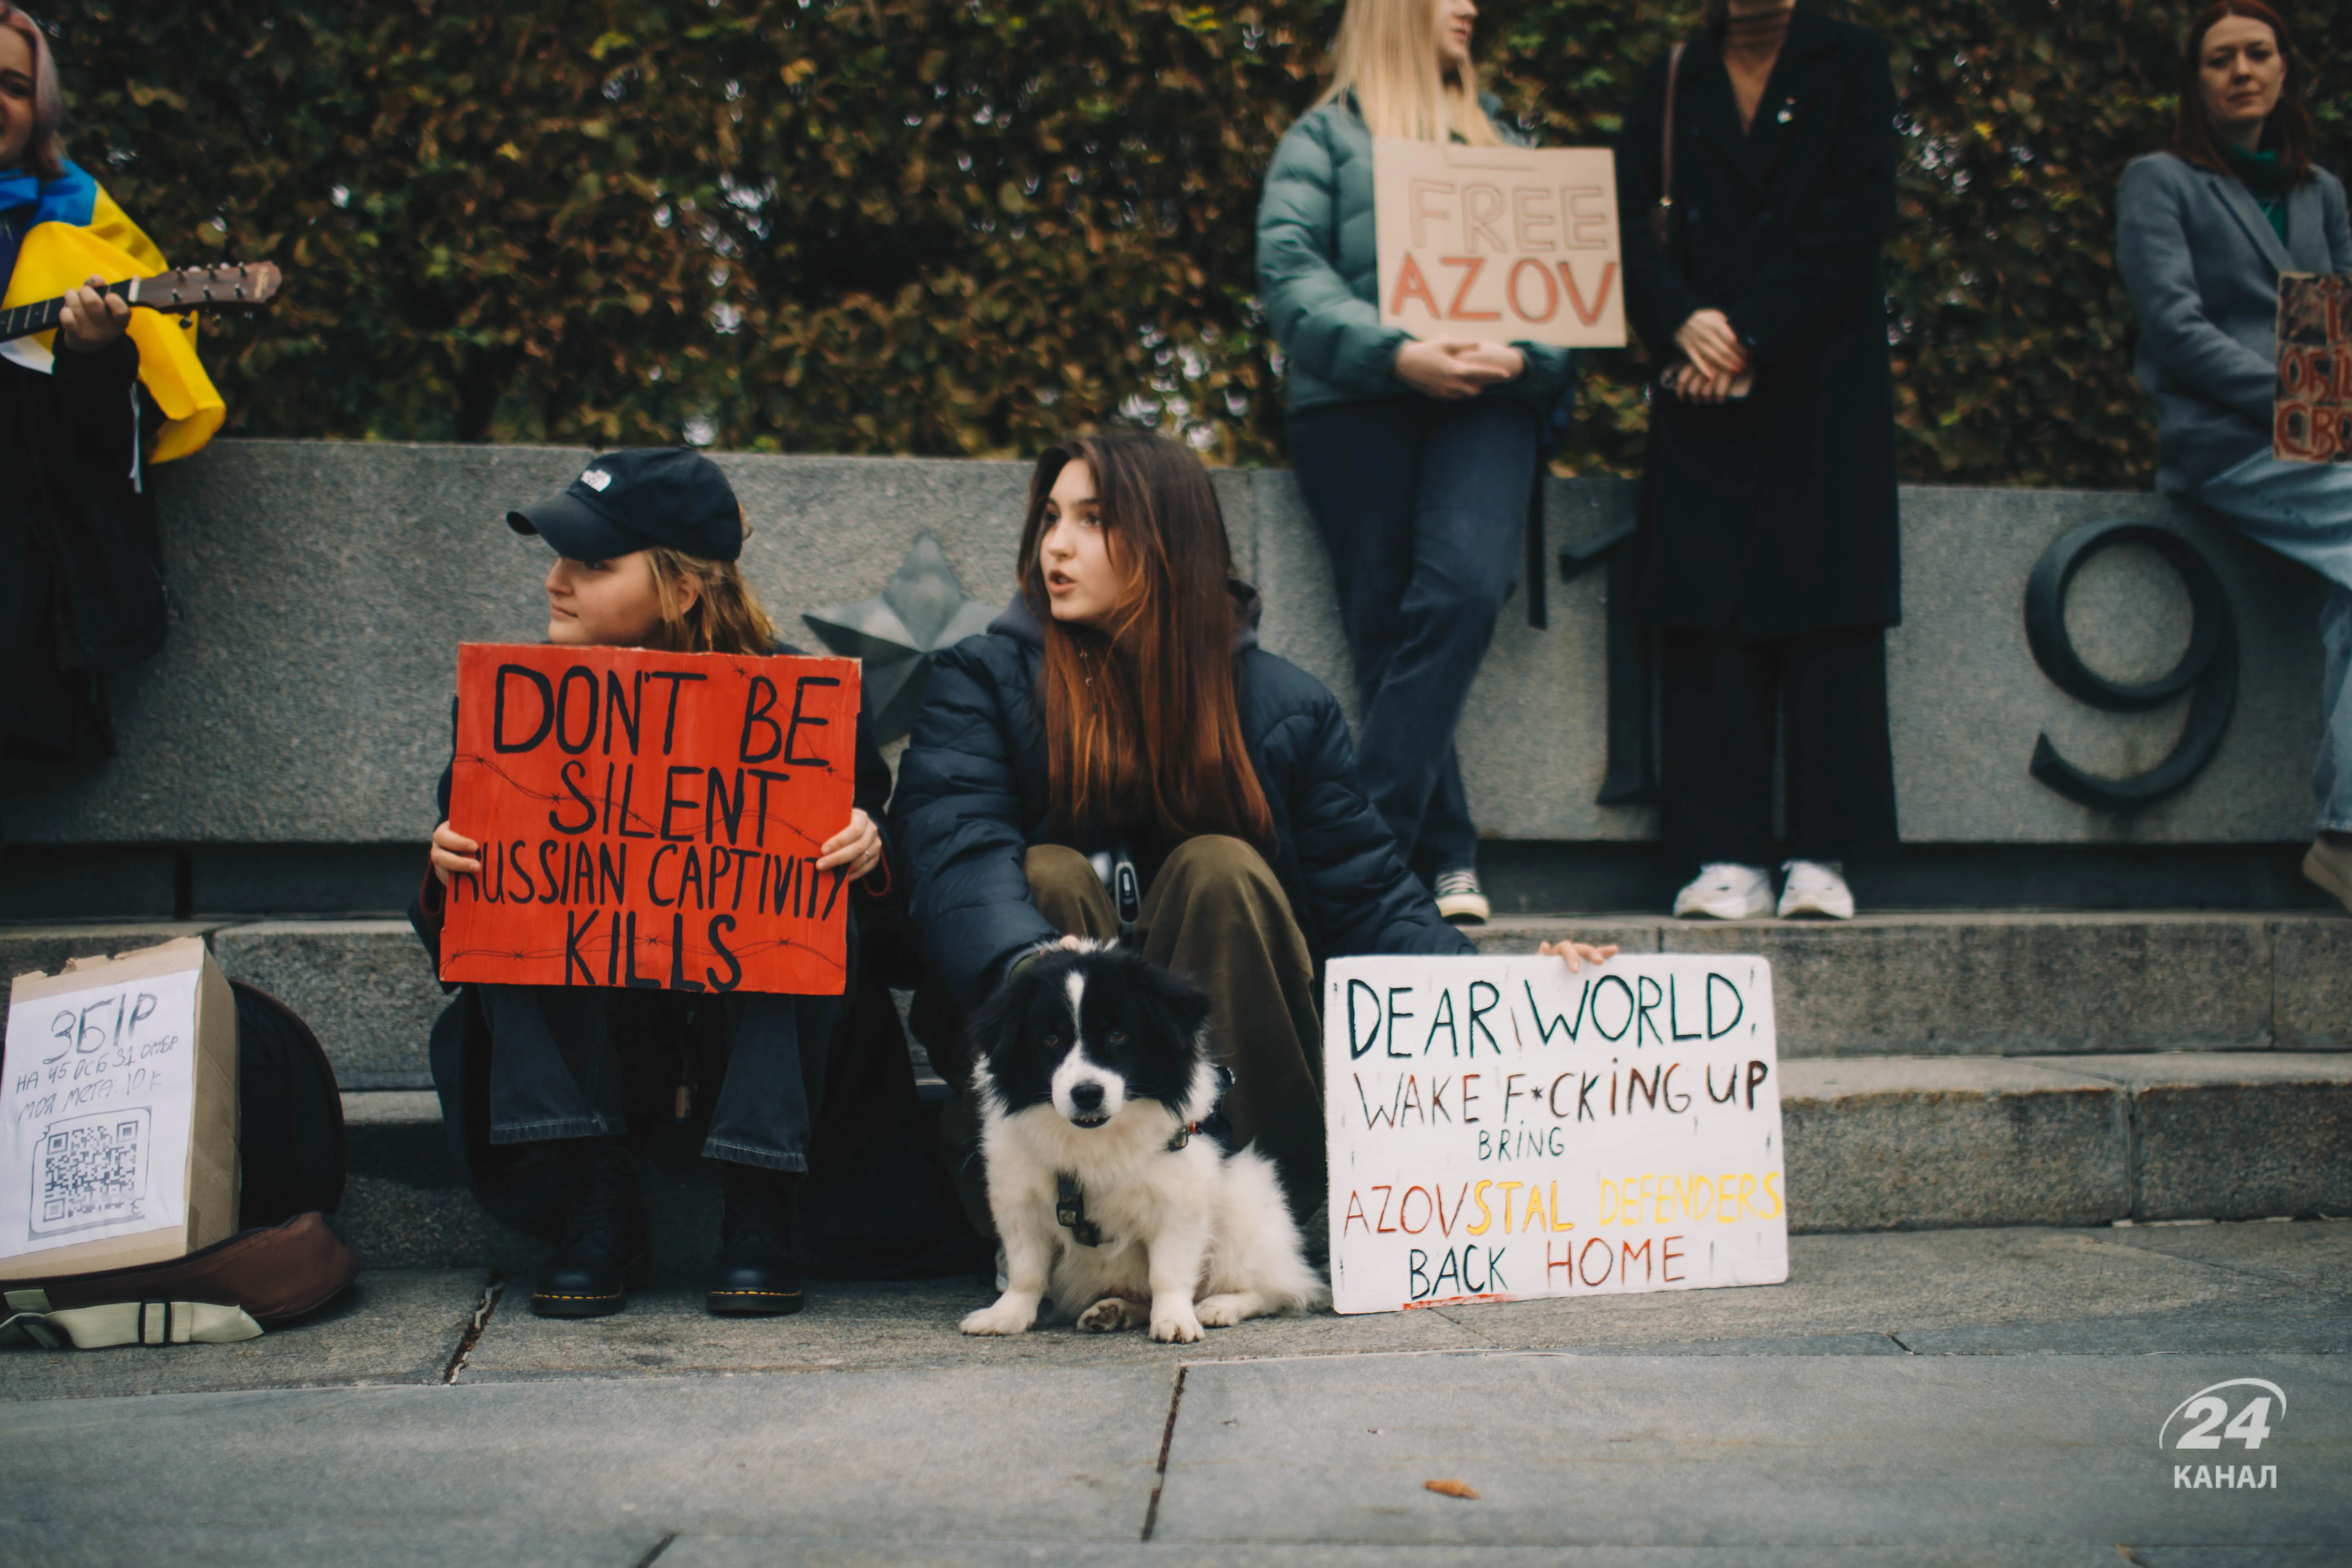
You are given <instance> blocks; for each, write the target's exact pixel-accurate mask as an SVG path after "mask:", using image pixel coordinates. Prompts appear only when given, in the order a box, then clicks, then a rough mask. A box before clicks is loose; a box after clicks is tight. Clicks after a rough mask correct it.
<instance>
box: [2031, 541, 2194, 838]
mask: <svg viewBox="0 0 2352 1568" xmlns="http://www.w3.org/2000/svg"><path fill="white" fill-rule="evenodd" d="M2117 544H2144V545H2147V547H2148V548H2149V549H2151V550H2153V551H2155V552H2157V553H2158V555H2161V556H2163V557H2164V558H2165V559H2166V560H2167V561H2168V562H2170V563H2172V568H2173V570H2174V571H2176V572H2178V573H2179V574H2180V580H2181V582H2182V584H2185V585H2186V586H2187V587H2188V589H2189V647H2188V649H2187V651H2185V652H2184V653H2182V654H2181V656H2180V662H2179V664H2177V665H2175V666H2173V667H2172V668H2171V670H2170V671H2169V672H2168V673H2167V674H2164V675H2162V676H2159V677H2158V678H2157V679H2154V680H2150V681H2144V682H2142V683H2140V684H2138V685H2126V683H2124V682H2122V681H2118V680H2109V679H2107V678H2106V677H2105V676H2103V675H2100V674H2097V673H2096V672H2095V671H2094V670H2093V669H2092V668H2090V667H2089V666H2088V665H2086V664H2084V662H2083V660H2082V657H2081V656H2080V655H2078V654H2077V653H2075V651H2074V641H2073V639H2072V638H2070V637H2068V636H2067V635H2066V590H2067V589H2068V587H2070V586H2071V585H2072V584H2073V583H2074V574H2075V573H2076V572H2078V571H2080V570H2081V569H2082V567H2083V563H2084V562H2086V561H2088V560H2089V559H2090V558H2091V557H2092V556H2094V555H2095V554H2097V553H2098V552H2100V551H2102V550H2105V549H2107V548H2109V547H2110V546H2113V545H2117ZM2025 640H2026V642H2027V643H2028V644H2029V645H2031V647H2032V649H2033V660H2034V662H2035V663H2036V664H2039V665H2040V666H2041V667H2042V673H2043V674H2044V675H2047V676H2048V677H2049V678H2050V679H2051V680H2052V681H2053V682H2054V683H2055V684H2056V685H2057V687H2058V688H2059V689H2060V690H2062V691H2064V692H2065V693H2066V694H2067V695H2068V696H2070V697H2074V698H2076V699H2079V700H2082V701H2084V702H2087V703H2089V704H2090V705H2091V706H2092V707H2094V708H2104V709H2105V710H2108V711H2109V712H2112V713H2137V712H2142V711H2145V710H2147V709H2150V708H2158V707H2161V706H2163V705H2164V704H2165V703H2167V702H2169V701H2171V700H2173V699H2174V698H2176V697H2179V695H2180V694H2181V693H2182V692H2184V691H2188V690H2190V689H2192V688H2193V689H2194V691H2195V695H2194V696H2193V697H2191V698H2190V700H2189V720H2188V722H2187V723H2185V724H2184V725H2182V726H2181V730H2180V742H2179V744H2178V745H2176V746H2174V747H2173V749H2172V754H2171V755H2170V756H2168V757H2166V758H2165V759H2164V761H2162V762H2161V763H2158V764H2157V765H2156V766H2155V767H2153V768H2150V769H2149V770H2148V771H2147V772H2146V773H2135V774H2134V775H2132V776H2131V777H2130V778H2126V779H2110V778H2101V777H2100V776H2098V775H2097V774H2095V773H2084V771H2083V770H2082V769H2080V768H2078V767H2076V766H2075V765H2074V763H2070V762H2068V761H2067V760H2066V759H2065V758H2063V757H2062V756H2060V755H2059V754H2058V748H2057V747H2055V746H2053V745H2052V744H2051V743H2050V737H2049V736H2048V735H2047V734H2044V735H2042V737H2041V738H2040V739H2039V740H2038V741H2036V742H2034V746H2033V763H2032V773H2033V776H2034V777H2035V778H2037V779H2040V780H2041V781H2042V783H2043V784H2048V785H2049V786H2050V787H2051V788H2052V789H2054V790H2056V791H2057V792H2058V793H2059V794H2060V795H2064V796H2065V797H2066V798H2067V799H2069V800H2072V801H2077V802H2080V803H2081V804H2082V805H2089V806H2097V807H2100V808H2102V809H2105V810H2109V811H2116V810H2123V809H2126V808H2129V807H2132V806H2139V805H2148V804H2149V803H2150V802H2152V801H2157V800H2161V799H2162V798H2164V797H2165V796H2166V795H2170V794H2171V793H2172V792H2173V791H2175V790H2177V789H2179V788H2180V787H2181V786H2182V785H2183V784H2187V783H2188V782H2189V780H2190V779H2192V778H2195V777H2196V776H2197V773H2198V770H2199V769H2200V768H2202V767H2203V766H2204V765H2205V764H2206V763H2210V762H2211V761H2212V760H2213V753H2214V752H2216V751H2217V750H2219V749H2220V747H2221V733H2222V731H2225V730H2227V729H2228V728H2229V727H2230V714H2231V711H2232V710H2234V709H2235V708H2236V707H2237V705H2238V626H2237V621H2236V618H2235V617H2234V616H2232V615H2231V609H2230V595H2229V591H2228V590H2227V589H2225V588H2223V587H2222V586H2221V574H2220V573H2218V572H2216V571H2214V569H2213V563H2212V562H2210V561H2209V560H2208V559H2206V556H2205V552H2203V551H2201V550H2200V549H2199V548H2198V547H2197V546H2196V545H2194V544H2192V543H2190V542H2189V541H2188V540H2186V539H2184V538H2182V537H2181V536H2180V535H2179V534H2177V533H2174V532H2171V531H2168V530H2166V529H2162V528H2158V527H2157V526H2155V525H2154V524H2153V523H2146V522H2120V521H2105V522H2089V523H2084V525H2083V526H2082V527H2080V528H2076V529H2071V530H2069V531H2066V532H2064V533H2062V534H2060V535H2059V536H2058V539H2057V542H2055V543H2053V544H2052V545H2051V546H2050V548H2049V549H2048V550H2046V551H2044V552H2042V559H2041V560H2040V561H2038V562H2036V563H2034V566H2033V575H2032V577H2030V578H2028V579H2027V580H2026V584H2025Z"/></svg>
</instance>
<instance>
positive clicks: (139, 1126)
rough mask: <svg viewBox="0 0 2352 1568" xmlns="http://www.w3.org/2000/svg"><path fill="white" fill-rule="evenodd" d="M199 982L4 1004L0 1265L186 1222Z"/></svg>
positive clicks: (186, 974)
mask: <svg viewBox="0 0 2352 1568" xmlns="http://www.w3.org/2000/svg"><path fill="white" fill-rule="evenodd" d="M200 974H201V972H200V971H199V970H198V969H195V968H193V967H192V968H186V969H182V970H179V971H176V972H174V973H168V974H153V975H147V976H143V977H140V978H135V979H131V980H117V981H116V982H114V983H113V984H109V985H102V986H100V987H97V988H95V989H91V990H84V991H69V992H65V993H63V994H57V995H49V996H43V997H40V998H38V999H37V1000H27V1001H20V1002H18V1003H17V1004H16V1005H15V1006H12V1007H11V1008H9V1010H8V1034H7V1054H6V1058H5V1062H6V1067H5V1082H0V1258H9V1257H16V1256H21V1255H23V1254H26V1253H37V1252H47V1251H49V1250H51V1249H53V1248H57V1247H71V1246H74V1245H76V1244H78V1243H81V1242H91V1241H104V1240H108V1239H110V1238H112V1237H123V1236H133V1235H138V1234H141V1233H142V1232H146V1231H153V1230H177V1229H179V1228H180V1227H181V1226H183V1225H184V1224H185V1222H186V1218H187V1212H186V1201H187V1193H186V1187H187V1180H188V1178H187V1169H188V1135H189V1131H190V1129H191V1126H192V1124H193V1122H194V1116H195V1092H196V1068H197V1051H196V1028H195V1021H196V986H197V982H198V979H199V977H200Z"/></svg>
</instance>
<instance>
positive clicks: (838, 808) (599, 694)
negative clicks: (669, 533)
mask: <svg viewBox="0 0 2352 1568" xmlns="http://www.w3.org/2000/svg"><path fill="white" fill-rule="evenodd" d="M856 749H857V664H856V661H855V660H853V659H845V658H745V657H740V656H737V655H732V654H678V653H649V652H645V651H642V650H639V649H635V648H613V647H510V646H505V645H500V644H496V643H467V644H466V645H464V646H463V647H460V648H459V649H458V650H457V769H456V777H455V779H454V781H453V786H452V789H451V794H450V801H449V823H450V826H452V827H454V828H456V829H457V831H458V832H459V833H462V834H464V835H465V836H466V837H468V838H472V839H475V840H477V841H478V842H479V843H480V844H481V846H482V853H481V861H482V870H481V874H480V875H479V876H473V875H467V876H461V877H457V878H453V879H451V881H450V884H449V904H448V913H447V916H446V920H445V921H444V923H443V928H442V936H441V978H442V979H443V980H445V981H449V982H453V983H454V982H458V981H486V982H492V983H497V984H512V985H635V986H651V987H657V988H660V989H665V990H670V991H776V992H794V993H800V994H814V995H837V994H840V992H841V990H842V986H843V984H844V981H845V977H846V973H847V971H846V968H845V963H846V957H847V931H848V919H849V911H848V905H847V902H846V900H845V897H844V888H843V886H842V884H843V883H844V882H845V880H846V879H847V874H848V868H846V867H835V868H833V869H831V870H828V871H824V872H820V871H818V870H817V868H816V862H817V851H818V847H819V846H821V845H823V844H824V841H825V840H826V839H828V838H830V837H833V836H834V835H835V834H836V833H838V832H840V831H841V829H842V828H843V827H844V826H846V825H847V823H848V821H849V811H850V803H851V797H852V795H854V793H855V790H856V773H857V760H856Z"/></svg>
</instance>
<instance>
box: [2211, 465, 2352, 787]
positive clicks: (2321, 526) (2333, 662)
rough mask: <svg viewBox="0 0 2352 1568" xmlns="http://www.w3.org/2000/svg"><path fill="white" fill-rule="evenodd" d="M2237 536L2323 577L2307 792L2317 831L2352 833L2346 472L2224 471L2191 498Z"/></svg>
mask: <svg viewBox="0 0 2352 1568" xmlns="http://www.w3.org/2000/svg"><path fill="white" fill-rule="evenodd" d="M2189 496H2190V497H2191V498H2192V499H2194V500H2199V501H2201V502H2203V503H2204V504H2205V505H2206V506H2209V507H2210V508H2212V509H2213V510H2215V511H2217V512H2219V513H2221V516H2222V517H2224V518H2226V519H2227V520H2228V521H2230V522H2231V524H2232V525H2233V526H2235V527H2236V529H2237V530H2238V531H2239V532H2241V533H2242V534H2244V535H2245V536H2246V537H2247V538H2249V539H2251V540H2252V541H2253V542H2255V543H2257V544H2265V545H2268V546H2269V547H2270V548H2271V549H2273V550H2275V551H2277V552H2279V553H2280V554H2281V555H2284V556H2285V557H2286V558H2287V559H2288V560H2290V561H2299V562H2301V563H2303V564H2305V566H2308V567H2310V568H2311V569H2312V570H2313V571H2315V572H2316V573H2318V574H2320V575H2321V576H2322V577H2325V578H2326V579H2327V598H2326V602H2325V603H2323V604H2322V605H2320V608H2319V641H2320V646H2321V647H2323V648H2324V649H2325V650H2326V659H2327V664H2326V675H2325V677H2324V679H2323V681H2322V684H2321V688H2320V712H2321V714H2322V718H2323V725H2324V728H2323V731H2322V733H2321V736H2320V742H2319V763H2318V765H2317V766H2316V767H2315V768H2314V769H2313V770H2312V775H2311V788H2312V793H2313V794H2314V795H2317V796H2318V797H2319V826H2320V827H2321V828H2322V829H2323V830H2325V831H2327V832H2331V833H2352V680H2347V679H2346V677H2347V674H2352V467H2346V466H2344V465H2342V464H2329V463H2283V462H2281V461H2279V460H2278V459H2277V458H2273V457H2272V456H2271V455H2270V454H2269V453H2268V452H2257V453H2255V454H2254V455H2253V456H2252V457H2251V458H2247V459H2246V460H2245V461H2244V462H2242V463H2239V464H2237V465H2235V466H2234V467H2231V468H2225V469H2223V470H2222V471H2221V473H2219V474H2216V475H2215V476H2214V477H2213V478H2211V479H2208V480H2206V481H2205V482H2204V483H2203V484H2201V485H2199V486H2198V487H2196V488H2195V489H2192V490H2190V491H2189Z"/></svg>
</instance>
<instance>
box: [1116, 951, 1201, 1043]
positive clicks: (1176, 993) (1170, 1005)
mask: <svg viewBox="0 0 2352 1568" xmlns="http://www.w3.org/2000/svg"><path fill="white" fill-rule="evenodd" d="M1134 973H1135V982H1136V988H1137V989H1138V990H1139V991H1141V992H1142V993H1143V994H1145V995H1147V996H1149V997H1150V998H1151V999H1152V1000H1153V1001H1154V1002H1155V1003H1156V1004H1158V1008H1159V1011H1160V1014H1161V1016H1164V1017H1166V1018H1167V1019H1168V1020H1169V1022H1170V1024H1171V1026H1173V1027H1174V1030H1175V1033H1176V1034H1177V1036H1178V1037H1179V1040H1180V1043H1181V1044H1182V1045H1184V1046H1187V1047H1190V1046H1191V1045H1192V1043H1193V1042H1194V1041H1195V1040H1197V1039H1198V1038H1199V1037H1200V1034H1201V1031H1202V1029H1203V1028H1205V1027H1207V1026H1208V1022H1209V1011H1210V1003H1209V997H1208V994H1207V993H1206V992H1204V991H1202V989H1201V988H1200V987H1199V986H1197V985H1194V984H1192V982H1191V981H1189V980H1187V979H1185V978H1184V977H1183V976H1182V975H1181V974H1176V973H1171V972H1170V971H1168V970H1165V969H1162V968H1160V966H1159V965H1158V964H1156V963H1152V962H1151V961H1150V960H1149V959H1146V958H1141V957H1138V958H1137V959H1136V960H1135V970H1134Z"/></svg>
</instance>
